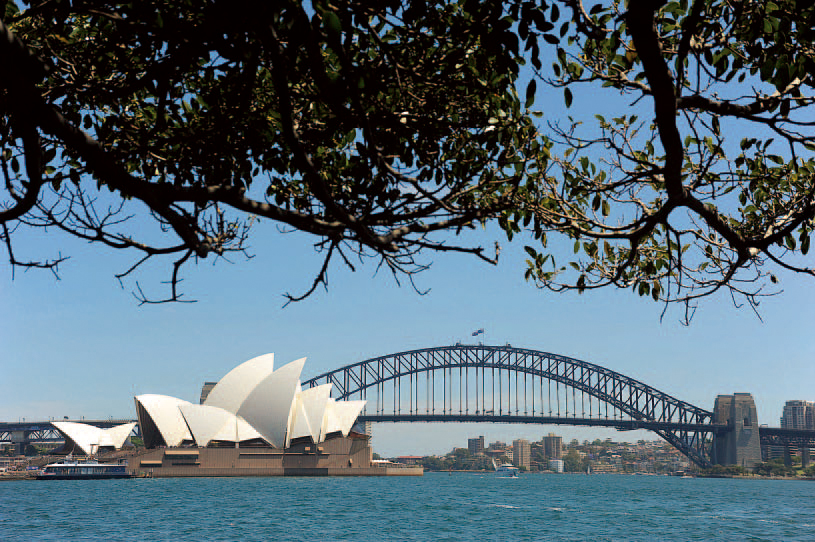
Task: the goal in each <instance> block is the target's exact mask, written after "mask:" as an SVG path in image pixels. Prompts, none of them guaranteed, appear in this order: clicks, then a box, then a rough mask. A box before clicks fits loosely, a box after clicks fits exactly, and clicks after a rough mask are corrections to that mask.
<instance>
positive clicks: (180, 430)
mask: <svg viewBox="0 0 815 542" xmlns="http://www.w3.org/2000/svg"><path fill="white" fill-rule="evenodd" d="M136 402H137V403H139V404H140V405H141V406H142V407H144V410H146V411H147V414H148V415H149V416H150V418H151V419H152V420H153V423H155V424H156V427H157V428H158V431H159V433H161V436H162V437H163V438H164V442H165V443H166V444H167V446H178V445H179V444H181V442H182V441H184V440H193V438H192V435H191V434H190V430H189V429H188V428H187V423H186V422H185V421H184V416H182V415H181V411H180V410H179V407H180V406H181V405H191V404H192V403H190V402H189V401H184V400H183V399H177V398H175V397H170V396H169V395H155V394H149V393H148V394H146V395H138V396H136Z"/></svg>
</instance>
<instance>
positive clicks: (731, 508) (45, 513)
mask: <svg viewBox="0 0 815 542" xmlns="http://www.w3.org/2000/svg"><path fill="white" fill-rule="evenodd" d="M0 539H2V540H3V541H23V540H24V541H32V540H66V539H71V540H116V541H130V540H133V541H136V540H264V541H265V540H276V541H277V540H309V541H321V540H362V541H374V540H400V541H401V540H422V541H424V540H501V541H507V540H813V539H815V483H813V482H807V481H784V480H738V479H702V478H693V479H682V478H674V477H665V476H623V475H592V476H586V475H545V474H523V475H521V476H520V477H519V478H517V479H513V478H496V477H495V476H494V475H493V474H490V473H487V474H471V473H452V474H448V473H428V474H426V475H425V476H423V477H417V478H412V477H411V478H188V479H182V478H174V479H130V480H102V481H96V480H84V481H47V482H42V481H41V482H36V481H19V482H4V483H2V484H0Z"/></svg>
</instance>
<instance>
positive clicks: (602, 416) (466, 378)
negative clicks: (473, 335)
mask: <svg viewBox="0 0 815 542" xmlns="http://www.w3.org/2000/svg"><path fill="white" fill-rule="evenodd" d="M326 383H330V384H332V385H333V388H332V394H331V395H332V396H333V397H334V398H335V399H365V400H367V405H366V407H365V410H364V411H363V413H362V415H361V416H360V417H359V420H360V421H362V422H481V423H485V422H486V423H524V424H537V425H577V426H597V427H611V428H616V429H619V430H635V429H646V430H650V431H653V432H655V433H656V434H658V435H659V436H660V437H662V438H663V439H664V440H666V441H667V442H669V443H670V444H672V445H673V446H675V447H676V448H677V449H678V450H679V451H681V452H682V453H683V454H685V455H686V456H687V457H688V458H689V459H690V460H691V461H693V462H694V463H695V464H696V465H699V466H701V467H708V466H711V465H712V464H715V463H717V462H718V463H721V462H722V461H721V459H719V460H717V457H718V458H721V457H722V456H721V453H720V452H721V450H720V451H719V452H717V449H716V448H717V446H719V447H722V446H726V445H728V444H727V441H728V439H729V440H730V441H733V440H735V439H733V438H732V435H734V434H735V433H736V432H737V430H738V431H740V432H744V431H745V430H747V434H748V435H749V433H750V431H751V430H752V429H757V430H758V432H759V436H760V440H761V443H762V444H770V445H779V446H785V447H787V449H789V447H790V446H794V447H797V448H801V449H808V448H813V447H815V431H812V430H809V431H808V430H790V429H780V428H769V427H765V426H758V423H757V420H753V421H752V422H750V420H747V419H745V420H744V422H742V421H741V420H739V422H738V424H736V423H735V422H734V420H732V419H727V420H725V419H723V418H724V416H721V415H720V416H719V418H721V419H716V418H717V417H716V416H715V415H714V412H713V411H710V410H706V409H704V408H700V407H698V406H695V405H692V404H690V403H688V402H685V401H682V400H680V399H678V398H676V397H673V396H671V395H669V394H668V393H665V392H663V391H660V390H657V389H655V388H653V387H651V386H649V385H647V384H645V383H643V382H640V381H638V380H635V379H633V378H630V377H628V376H625V375H623V374H620V373H618V372H615V371H612V370H610V369H607V368H605V367H601V366H599V365H596V364H593V363H589V362H585V361H581V360H577V359H573V358H569V357H566V356H561V355H557V354H551V353H547V352H542V351H538V350H530V349H526V348H516V347H513V346H511V345H505V346H487V345H482V344H478V345H464V344H456V345H454V346H442V347H434V348H423V349H419V350H411V351H407V352H400V353H396V354H390V355H386V356H380V357H376V358H372V359H369V360H365V361H360V362H358V363H354V364H351V365H347V366H345V367H341V368H339V369H335V370H333V371H330V372H327V373H324V374H321V375H319V376H316V377H314V378H312V379H310V380H306V381H305V382H303V384H302V385H303V387H304V388H307V387H313V386H317V385H320V384H326ZM737 395H739V394H737ZM743 395H747V394H743ZM750 401H752V398H750ZM753 412H755V409H754V408H753ZM753 417H755V416H753ZM114 423H121V421H120V420H117V421H115V422H114V421H113V420H105V421H103V422H99V424H101V425H106V426H107V425H111V424H114ZM744 423H748V425H749V424H754V427H746V426H744ZM737 425H738V427H736V426H737ZM21 435H23V436H24V438H25V440H27V441H36V440H40V441H47V440H52V439H56V438H58V435H56V432H55V431H53V430H52V429H51V428H49V426H48V423H47V422H30V423H16V424H15V423H0V441H3V440H5V441H9V440H18V439H19V438H20V436H21ZM15 436H16V437H17V438H15ZM742 437H743V435H742V434H741V433H740V434H739V439H742ZM756 442H758V439H756ZM807 459H808V457H807Z"/></svg>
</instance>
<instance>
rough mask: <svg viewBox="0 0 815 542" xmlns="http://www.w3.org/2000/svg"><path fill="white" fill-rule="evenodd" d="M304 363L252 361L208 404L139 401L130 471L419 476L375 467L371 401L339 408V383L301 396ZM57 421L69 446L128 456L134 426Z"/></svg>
mask: <svg viewBox="0 0 815 542" xmlns="http://www.w3.org/2000/svg"><path fill="white" fill-rule="evenodd" d="M305 361H306V360H305V358H302V359H298V360H297V361H293V362H291V363H288V364H286V365H283V366H282V367H280V368H278V369H275V367H274V354H266V355H263V356H259V357H256V358H253V359H250V360H249V361H247V362H245V363H243V364H241V365H239V366H237V367H235V368H234V369H232V370H231V371H230V372H229V373H227V374H226V376H224V377H223V378H222V379H221V380H220V381H218V382H217V383H215V385H214V386H213V387H211V389H210V388H206V389H208V393H202V397H201V402H200V404H194V403H191V402H189V401H185V400H183V399H178V398H175V397H170V396H167V395H155V394H146V395H139V396H137V397H136V398H135V401H136V415H137V417H138V420H139V421H138V423H139V428H140V430H141V436H142V439H143V440H144V449H143V450H142V449H138V450H134V453H133V455H131V457H130V458H129V460H128V469H129V470H130V471H131V473H132V474H134V475H141V476H153V477H170V476H284V475H311V476H315V475H316V476H319V475H346V476H347V475H363V476H372V475H417V474H421V468H419V469H418V470H417V469H416V468H414V469H405V468H396V467H393V466H383V465H377V464H375V463H373V462H372V459H371V456H372V453H371V448H370V442H369V440H370V436H368V435H366V434H364V431H354V424H355V422H356V420H357V417H358V416H359V414H360V412H361V411H362V408H363V407H364V406H365V401H337V400H335V399H333V398H332V397H331V384H324V385H322V386H316V387H312V388H308V389H303V388H302V387H301V385H300V373H301V371H302V370H303V365H304V364H305ZM52 424H53V425H54V426H55V427H56V428H57V429H58V430H59V431H60V433H62V435H63V436H64V437H65V443H66V446H65V449H66V450H67V451H72V452H74V453H79V454H83V455H94V454H98V453H101V452H104V451H108V450H119V449H121V448H122V447H123V446H125V445H126V444H128V437H129V436H130V433H131V431H132V430H133V428H134V427H135V425H136V424H135V422H134V423H127V424H123V425H119V426H116V427H111V428H107V429H102V428H98V427H94V426H92V425H88V424H82V423H76V422H68V421H65V422H52Z"/></svg>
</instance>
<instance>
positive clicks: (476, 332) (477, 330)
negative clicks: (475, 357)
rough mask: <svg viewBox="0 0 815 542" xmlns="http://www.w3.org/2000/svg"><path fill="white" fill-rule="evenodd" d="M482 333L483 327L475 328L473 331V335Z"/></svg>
mask: <svg viewBox="0 0 815 542" xmlns="http://www.w3.org/2000/svg"><path fill="white" fill-rule="evenodd" d="M483 334H484V328H483V327H482V328H481V329H476V330H475V331H473V337H476V336H478V335H483Z"/></svg>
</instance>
